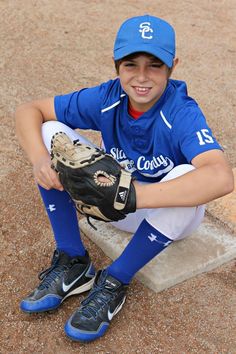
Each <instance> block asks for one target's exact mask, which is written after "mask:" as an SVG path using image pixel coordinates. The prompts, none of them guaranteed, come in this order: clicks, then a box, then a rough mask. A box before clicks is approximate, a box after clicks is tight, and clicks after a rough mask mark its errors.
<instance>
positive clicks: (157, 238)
mask: <svg viewBox="0 0 236 354" xmlns="http://www.w3.org/2000/svg"><path fill="white" fill-rule="evenodd" d="M171 243H172V240H171V239H169V238H168V237H166V236H164V235H163V234H161V233H160V232H159V231H157V230H156V229H155V228H154V227H153V226H151V225H150V224H149V223H148V222H147V221H146V220H145V219H144V220H143V221H142V223H141V224H140V226H139V227H138V229H137V231H136V232H135V234H134V236H133V238H132V239H131V241H130V242H129V243H128V245H127V246H126V248H125V249H124V251H123V253H122V254H121V255H120V257H119V258H117V259H116V260H115V261H114V262H113V263H112V264H111V265H110V266H109V267H108V268H107V271H108V273H109V274H110V275H112V276H114V277H115V278H116V279H118V280H120V281H121V282H122V283H124V284H129V282H130V281H131V279H132V278H133V276H134V275H135V273H136V272H137V271H138V270H140V269H141V268H142V267H143V266H145V264H147V263H148V262H149V261H150V260H151V259H152V258H154V257H155V256H156V255H157V254H159V253H160V252H161V251H163V250H164V249H165V248H166V247H167V246H169V245H170V244H171Z"/></svg>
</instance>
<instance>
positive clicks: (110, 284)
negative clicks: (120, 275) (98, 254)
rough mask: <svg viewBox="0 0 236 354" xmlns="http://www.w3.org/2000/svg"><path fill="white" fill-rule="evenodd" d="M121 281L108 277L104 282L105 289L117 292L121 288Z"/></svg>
mask: <svg viewBox="0 0 236 354" xmlns="http://www.w3.org/2000/svg"><path fill="white" fill-rule="evenodd" d="M120 284H121V283H120V282H119V280H117V279H115V278H113V277H112V276H111V275H108V276H107V277H106V279H105V282H104V287H105V289H107V290H115V289H117V288H118V287H119V286H120Z"/></svg>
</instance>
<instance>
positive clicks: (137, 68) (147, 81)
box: [119, 53, 171, 112]
mask: <svg viewBox="0 0 236 354" xmlns="http://www.w3.org/2000/svg"><path fill="white" fill-rule="evenodd" d="M170 73H171V70H170V69H169V68H168V67H167V66H166V65H165V64H164V63H163V62H162V61H161V60H159V59H158V58H155V57H154V56H151V55H148V54H145V53H143V54H139V55H137V56H130V57H128V58H127V60H126V58H124V60H122V61H121V64H120V66H119V77H120V83H121V86H122V87H123V90H124V91H125V92H126V94H127V95H128V96H129V100H130V103H131V105H132V107H133V108H134V109H135V110H137V111H140V112H146V111H148V110H149V109H150V108H151V107H152V106H153V105H154V103H156V102H157V101H158V100H159V98H160V97H161V95H162V93H163V92H164V90H165V88H166V85H167V81H168V78H169V76H170Z"/></svg>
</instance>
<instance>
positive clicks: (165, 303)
mask: <svg viewBox="0 0 236 354" xmlns="http://www.w3.org/2000/svg"><path fill="white" fill-rule="evenodd" d="M0 13H1V21H0V43H1V55H0V72H1V85H0V124H1V130H0V138H1V140H0V158H1V170H0V182H1V201H0V208H1V216H0V227H1V242H0V251H1V257H0V267H1V268H0V269H1V273H0V280H1V290H0V291H1V296H0V323H1V331H0V353H1V354H13V353H14V354H15V353H16V354H23V353H26V354H30V353H34V354H52V353H54V354H70V353H88V354H90V353H119V354H121V353H124V354H129V353H148V354H150V353H159V352H160V353H174V354H180V353H181V354H182V353H186V354H188V353H198V354H199V353H236V315H235V305H236V294H235V290H236V269H235V262H234V261H232V262H230V263H228V264H225V265H224V266H222V267H219V268H218V269H215V270H214V271H211V272H208V273H205V274H202V275H200V276H198V277H195V278H193V279H190V280H188V281H185V282H184V283H182V284H180V285H178V286H175V287H173V288H171V289H167V290H165V291H163V292H161V293H158V294H155V293H153V292H152V291H151V290H148V289H147V288H145V287H144V286H143V285H142V284H140V283H139V282H137V281H136V280H135V281H133V283H132V285H131V287H130V292H129V296H128V300H127V304H126V306H125V307H124V310H123V311H122V312H121V313H120V314H119V315H117V316H116V317H115V319H114V321H113V322H112V325H111V327H110V329H109V332H108V333H107V335H106V336H105V337H103V338H101V339H100V340H98V341H96V342H94V343H91V344H79V343H74V342H72V341H70V340H68V339H67V338H66V337H65V335H64V331H63V324H64V322H65V321H66V319H67V318H68V317H69V316H70V314H71V313H72V312H73V311H74V309H75V307H76V306H78V305H79V303H80V301H81V299H82V298H83V297H84V296H83V295H82V296H78V297H74V298H70V299H68V300H67V301H66V302H65V303H64V304H63V306H62V307H61V309H60V310H58V311H56V312H54V313H48V314H44V315H32V316H28V315H26V314H23V313H21V312H20V311H19V302H20V300H21V299H22V297H24V296H25V295H26V294H27V293H28V292H29V291H30V290H31V289H32V288H33V287H34V286H35V285H36V284H37V273H38V272H39V271H41V270H42V269H43V268H44V267H45V266H47V265H48V264H49V261H50V258H51V254H52V251H53V248H54V244H53V238H52V235H51V232H50V227H49V224H48V221H47V219H46V215H45V213H44V210H43V208H42V206H41V202H40V199H39V195H38V193H37V188H36V186H35V184H34V181H33V179H32V172H31V166H30V164H29V163H28V162H27V161H26V159H25V156H24V154H23V153H22V151H21V149H20V148H19V146H18V143H17V140H16V137H15V132H14V119H13V118H14V112H15V108H16V106H17V105H18V104H20V103H23V102H25V101H29V100H32V99H35V98H41V97H48V96H54V95H56V94H60V93H66V92H70V91H74V90H77V89H78V88H80V87H85V86H86V87H87V86H92V85H96V84H98V83H100V82H102V81H106V80H108V79H110V78H112V77H115V71H114V68H113V65H112V59H111V57H112V48H113V41H114V37H115V33H116V31H117V29H118V27H119V25H120V23H121V22H123V21H124V20H125V19H126V18H127V17H131V16H135V15H140V14H144V13H150V14H153V15H156V16H160V17H163V18H165V19H166V20H167V21H170V22H171V23H172V24H173V26H174V27H175V29H176V33H177V55H178V56H179V57H180V64H179V67H178V68H177V71H176V73H175V74H174V78H177V79H181V80H184V81H187V83H188V87H189V94H190V95H191V96H193V97H194V98H195V99H196V100H197V101H198V102H199V104H200V106H201V107H202V109H203V111H204V113H205V114H206V116H207V119H208V122H209V125H210V126H211V128H212V129H213V132H214V134H215V135H216V137H217V139H218V141H219V142H220V143H221V145H222V146H223V147H224V149H225V153H226V154H227V156H228V158H229V160H230V162H231V164H232V166H233V167H235V166H236V155H235V94H236V87H235V80H236V74H235V62H236V60H235V59H236V58H235V54H236V35H235V20H236V3H235V0H216V1H213V0H208V1H206V0H198V1H194V0H188V1H185V0H179V1H173V0H170V1H168V2H164V1H159V0H150V1H148V2H144V1H143V0H130V1H124V0H120V1H115V0H110V1H108V0H104V1H98V0H91V1H86V0H70V1H69V0H61V1H60V2H58V1H56V0H50V1H47V0H40V1H36V0H0ZM233 65H234V70H233ZM88 135H89V136H90V137H91V136H92V137H93V138H94V139H95V140H96V139H98V136H97V135H96V134H92V133H91V132H88ZM84 242H85V244H86V245H87V247H88V249H89V251H90V253H91V256H92V258H93V259H94V263H95V265H96V267H97V268H98V269H99V268H100V267H104V266H106V265H107V264H108V263H109V259H108V258H107V257H105V256H104V254H103V253H102V251H101V250H100V249H98V248H97V246H95V245H94V244H92V243H91V242H90V241H89V240H88V239H87V238H86V237H84ZM209 247H210V245H209Z"/></svg>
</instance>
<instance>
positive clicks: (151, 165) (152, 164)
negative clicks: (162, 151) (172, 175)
mask: <svg viewBox="0 0 236 354" xmlns="http://www.w3.org/2000/svg"><path fill="white" fill-rule="evenodd" d="M161 166H163V167H164V168H163V169H161V170H159V171H158V172H157V173H155V174H151V175H150V174H149V173H144V172H141V171H143V170H144V171H150V170H151V171H152V170H154V169H155V168H158V167H161ZM173 167H174V163H173V161H171V160H170V159H169V158H168V157H164V156H163V155H160V156H158V157H155V156H153V158H152V160H151V161H149V160H146V159H145V157H144V156H140V157H139V158H138V161H137V168H138V170H139V171H140V173H141V174H142V175H143V176H146V177H158V176H161V175H163V174H164V173H168V172H169V171H171V170H172V168H173Z"/></svg>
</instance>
